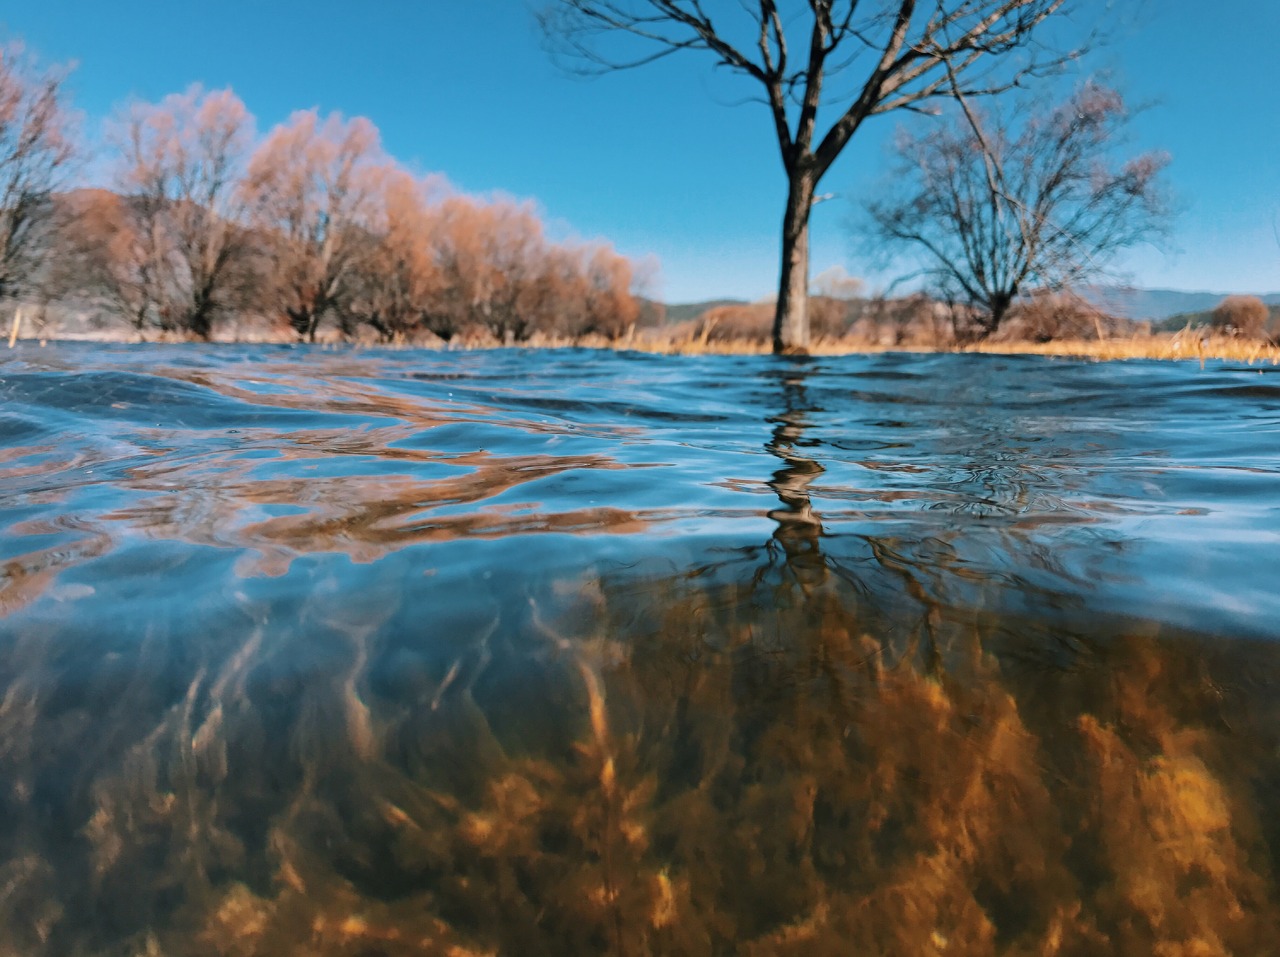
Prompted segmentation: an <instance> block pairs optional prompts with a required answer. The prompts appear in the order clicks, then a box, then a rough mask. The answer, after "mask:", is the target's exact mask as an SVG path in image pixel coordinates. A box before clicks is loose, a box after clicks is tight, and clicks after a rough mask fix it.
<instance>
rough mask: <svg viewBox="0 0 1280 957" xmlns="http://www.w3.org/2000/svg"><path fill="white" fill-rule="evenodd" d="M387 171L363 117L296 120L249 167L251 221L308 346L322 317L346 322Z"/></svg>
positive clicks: (298, 116) (310, 115)
mask: <svg viewBox="0 0 1280 957" xmlns="http://www.w3.org/2000/svg"><path fill="white" fill-rule="evenodd" d="M389 169H390V165H389V162H388V161H387V159H386V157H385V156H384V154H383V152H382V147H381V145H380V142H379V136H378V130H377V128H376V127H375V126H374V125H373V123H371V122H370V121H369V120H367V119H365V118H364V117H355V118H353V119H350V120H344V119H343V118H342V117H341V116H340V115H338V114H336V113H335V114H330V115H329V116H328V117H326V118H325V119H324V120H321V119H320V116H319V114H318V113H317V112H316V111H315V110H306V111H302V112H299V113H295V114H294V115H293V116H292V117H290V118H289V121H288V122H287V123H284V124H282V125H281V126H277V127H276V128H275V129H274V130H272V131H271V133H270V134H269V135H268V136H267V138H266V140H265V141H264V142H263V143H262V145H261V146H259V147H258V149H257V151H256V152H255V153H254V155H253V159H252V160H251V161H250V163H249V177H248V188H249V195H250V199H251V205H252V221H253V222H254V224H255V226H256V228H257V229H258V230H260V231H261V233H262V234H263V235H264V236H265V237H267V238H268V241H269V245H270V246H271V249H272V250H273V260H274V262H273V264H272V266H273V274H274V276H275V278H276V283H277V289H276V295H277V296H278V297H279V300H280V302H281V306H282V309H283V312H284V314H285V316H286V317H287V318H288V321H289V323H290V325H292V326H293V328H294V330H295V331H296V332H297V333H298V336H299V337H300V338H303V339H309V340H311V341H313V342H314V341H315V336H316V329H317V327H318V326H319V324H320V320H321V319H322V318H324V317H325V316H326V315H335V316H337V317H338V319H339V320H340V321H341V322H342V323H343V326H344V331H350V330H349V329H347V326H348V325H349V324H350V321H351V316H352V313H351V307H352V303H353V298H354V296H355V294H356V276H357V270H358V268H359V266H360V264H361V262H362V260H363V259H364V258H365V257H367V256H369V255H371V254H372V250H373V247H372V244H371V239H372V237H373V235H374V233H375V231H376V227H377V218H378V211H379V197H380V196H381V195H382V192H383V182H384V180H385V177H386V176H387V174H388V171H389Z"/></svg>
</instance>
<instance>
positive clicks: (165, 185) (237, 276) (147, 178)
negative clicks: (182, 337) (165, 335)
mask: <svg viewBox="0 0 1280 957" xmlns="http://www.w3.org/2000/svg"><path fill="white" fill-rule="evenodd" d="M113 132H114V136H115V139H116V141H117V143H118V149H119V155H118V158H117V180H118V182H119V184H120V188H121V191H122V193H123V194H124V195H125V196H126V197H127V198H128V201H129V205H130V212H131V215H130V216H127V217H123V218H122V219H121V220H120V222H118V224H117V227H118V229H117V231H116V232H115V233H114V234H113V235H112V236H111V237H110V238H111V242H110V245H111V246H113V247H114V250H113V251H114V253H115V254H117V255H120V256H123V257H124V259H125V261H124V262H123V263H117V264H116V266H115V270H114V273H113V274H114V275H115V276H116V278H117V280H118V281H120V282H124V283H125V284H128V285H132V286H134V287H135V292H134V294H133V298H142V299H144V300H147V305H146V306H144V310H143V311H144V312H146V311H148V310H149V311H150V312H151V313H152V314H153V319H154V321H155V322H156V323H157V324H158V325H159V326H160V327H161V328H162V329H165V330H180V331H185V332H190V333H192V334H194V335H196V336H198V337H199V338H202V339H208V338H209V336H210V334H211V332H212V328H213V321H214V319H215V318H217V317H218V316H219V315H221V314H223V313H228V312H231V311H234V310H235V309H238V308H242V307H243V306H244V305H245V304H246V302H247V297H248V295H249V293H250V292H251V290H252V286H253V276H252V268H251V243H250V235H249V232H248V231H247V229H246V228H245V225H244V195H243V191H242V189H241V170H242V167H243V164H244V161H245V158H246V157H247V155H248V151H249V148H250V145H251V143H252V136H253V121H252V118H251V117H250V115H249V112H248V110H246V109H245V105H244V103H243V102H241V100H240V98H239V97H237V96H236V95H235V93H233V92H232V91H231V90H230V89H226V90H211V91H205V90H203V89H202V88H201V87H200V86H199V85H195V86H192V87H191V88H190V89H188V90H187V91H186V92H185V93H180V94H173V95H170V96H167V97H165V98H164V99H163V100H161V101H160V102H159V103H135V104H133V105H132V106H131V107H129V108H128V109H127V111H126V112H125V113H124V114H123V116H121V117H120V118H118V119H117V121H116V123H115V125H114V130H113Z"/></svg>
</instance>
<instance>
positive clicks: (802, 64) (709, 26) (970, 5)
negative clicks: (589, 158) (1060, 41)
mask: <svg viewBox="0 0 1280 957" xmlns="http://www.w3.org/2000/svg"><path fill="white" fill-rule="evenodd" d="M1071 2H1072V0H806V2H804V3H801V2H799V0H740V2H739V3H737V4H722V5H717V12H716V14H715V15H714V17H713V15H712V14H711V13H708V12H707V4H705V3H704V2H703V0H557V2H555V3H553V4H551V5H549V6H547V7H545V8H544V10H543V12H542V14H541V22H542V25H543V28H544V32H545V34H546V35H547V36H548V38H550V39H551V41H552V42H553V45H554V48H555V50H556V51H557V52H558V53H559V54H560V55H562V56H564V57H568V58H572V59H573V60H574V61H575V62H576V63H579V64H585V65H586V67H587V68H588V69H592V70H603V69H618V68H624V67H630V66H637V65H640V64H644V63H649V62H652V61H654V60H657V59H659V58H661V57H663V56H666V55H668V54H671V53H675V52H678V51H682V50H700V51H702V52H704V53H706V54H708V55H710V56H711V57H712V59H714V60H715V62H716V64H717V65H718V66H722V67H725V68H727V69H728V70H730V71H732V72H734V73H737V74H740V75H742V76H745V77H747V78H749V79H750V80H751V81H753V82H754V83H755V84H756V85H757V86H758V87H759V88H760V89H761V91H762V93H763V99H764V102H765V104H766V105H767V106H768V109H769V112H770V116H771V120H772V126H773V129H774V132H775V135H776V136H777V140H778V147H779V150H780V152H781V157H782V165H783V168H784V170H785V172H786V176H787V202H786V208H785V212H784V214H783V219H782V268H781V275H780V277H779V287H778V301H777V307H776V310H775V316H774V328H773V345H774V350H775V351H777V352H803V351H805V350H806V349H807V347H808V344H809V321H808V285H809V215H810V211H811V209H812V207H813V204H814V201H815V195H816V189H817V186H818V183H819V182H820V181H821V179H822V177H823V176H824V175H825V174H826V173H827V171H828V170H829V169H830V168H831V165H832V163H834V162H835V159H836V157H837V156H839V155H840V153H841V151H842V150H843V149H844V148H845V146H847V145H848V143H849V141H850V140H851V139H852V138H853V136H854V134H855V133H857V131H858V130H859V128H860V127H861V126H862V124H863V123H864V122H865V121H866V120H867V119H868V118H869V117H871V116H874V115H876V114H880V113H889V112H893V111H895V110H922V109H926V108H927V104H928V102H929V101H931V100H934V99H936V98H939V97H947V96H950V95H953V94H954V93H956V92H960V93H963V94H965V95H975V94H982V93H993V92H996V91H999V90H1001V89H1005V88H1007V87H1009V86H1011V85H1013V84H1016V83H1017V82H1018V80H1019V79H1020V78H1021V77H1022V76H1025V75H1027V73H1028V72H1032V71H1036V70H1038V69H1045V68H1048V67H1050V66H1053V65H1056V64H1059V63H1061V62H1063V61H1064V60H1065V59H1067V58H1069V57H1072V56H1074V55H1075V54H1074V52H1069V53H1066V54H1054V53H1046V52H1044V51H1045V47H1044V45H1043V44H1041V43H1039V42H1033V40H1037V41H1038V40H1039V38H1040V37H1039V35H1040V34H1041V33H1042V29H1041V28H1042V26H1043V25H1044V24H1045V22H1046V21H1048V20H1050V19H1051V18H1053V17H1054V16H1055V15H1058V14H1060V13H1064V12H1066V10H1067V9H1068V7H1069V6H1070V4H1071ZM619 39H622V40H626V39H634V40H636V41H639V42H640V43H641V44H642V46H641V47H640V48H633V47H631V46H630V45H628V44H627V43H625V42H624V43H622V44H619V43H617V42H615V41H616V40H619ZM824 108H828V109H834V110H835V111H836V112H835V118H834V120H831V121H830V122H824V123H822V124H821V125H820V123H819V113H820V111H822V110H823V109H824Z"/></svg>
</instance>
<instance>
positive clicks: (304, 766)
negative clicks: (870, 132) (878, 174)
mask: <svg viewBox="0 0 1280 957" xmlns="http://www.w3.org/2000/svg"><path fill="white" fill-rule="evenodd" d="M1278 376H1280V372H1278V371H1277V370H1274V369H1272V368H1270V367H1265V368H1261V369H1259V368H1249V367H1243V366H1233V365H1230V364H1221V363H1219V364H1209V365H1208V366H1207V367H1206V368H1203V369H1201V368H1200V367H1198V366H1196V365H1194V364H1172V363H1147V362H1132V363H1110V364H1097V363H1089V362H1077V361H1063V360H1049V359H1043V358H1031V357H997V356H909V355H882V356H869V357H849V358H838V359H826V358H824V359H814V360H795V359H774V358H762V357H744V358H736V357H735V358H728V357H706V358H667V357H662V358H659V357H652V356H643V355H625V354H600V353H595V352H587V351H558V352H544V353H539V352H533V351H496V352H476V353H456V354H452V353H435V352H388V353H376V352H363V353H359V352H324V351H315V350H304V349H291V348H284V347H254V348H241V347H158V346H149V347H145V348H133V347H118V346H88V345H85V346H51V347H49V348H45V349H37V348H34V347H30V346H27V347H24V348H21V349H17V350H14V351H13V352H11V353H7V354H5V355H4V357H3V358H0V463H2V465H0V940H3V941H5V943H0V953H14V954H50V955H53V954H59V955H60V954H130V955H132V954H177V955H182V954H264V955H266V954H290V953H297V954H312V953H316V954H329V953H332V954H359V955H374V954H387V955H392V954H397V955H398V954H441V955H445V954H451V955H464V954H515V955H526V954H531V955H540V954H546V955H576V954H618V955H628V954H635V955H645V954H654V955H657V954H717V955H718V954H726V955H727V954H760V955H765V954H805V955H814V954H819V955H821V954H849V953H857V954H930V953H939V954H941V953H954V954H1000V955H1015V954H1018V955H1021V954H1081V955H1083V954H1097V953H1123V954H1130V953H1132V954H1162V955H1163V954H1168V955H1184V954H1185V955H1193V954H1194V955H1199V954H1228V953H1249V954H1261V953H1271V952H1273V951H1274V949H1275V946H1276V945H1275V941H1277V940H1280V935H1278V933H1277V932H1278V931H1280V918H1278V916H1277V915H1278V914H1280V910H1278V909H1277V905H1278V904H1280V888H1278V887H1277V883H1276V873H1275V869H1276V866H1277V863H1278V859H1277V851H1280V815H1277V813H1276V812H1277V802H1276V799H1275V797H1274V795H1275V794H1276V793H1277V787H1280V696H1278V695H1277V691H1278V690H1280V655H1278V654H1277V651H1276V649H1277V647H1280V646H1278V645H1277V644H1276V638H1277V637H1280V589H1277V588H1276V586H1275V582H1276V575H1277V564H1276V562H1275V556H1276V555H1277V554H1278V553H1280V552H1278V549H1277V545H1278V544H1280V495H1277V491H1278V484H1277V474H1278V472H1280V378H1278ZM6 948H7V949H6Z"/></svg>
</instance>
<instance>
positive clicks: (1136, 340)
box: [446, 332, 1280, 365]
mask: <svg viewBox="0 0 1280 957" xmlns="http://www.w3.org/2000/svg"><path fill="white" fill-rule="evenodd" d="M501 345H502V344H501V343H499V342H497V341H496V340H481V339H477V340H468V341H463V342H454V343H451V344H449V345H448V346H447V347H446V348H449V349H455V350H456V349H463V350H467V349H493V348H499V347H501ZM517 348H532V349H571V348H579V349H583V348H585V349H609V350H614V351H636V352H646V353H651V354H655V355H676V356H700V355H728V356H748V355H769V354H771V353H772V351H773V347H772V343H771V342H770V341H769V340H767V339H729V340H708V339H707V338H706V337H693V338H680V339H675V338H669V337H666V336H663V335H661V334H660V333H657V332H643V333H637V334H632V335H629V336H623V337H621V338H617V339H611V338H608V337H606V336H583V337H579V338H569V337H557V336H542V335H535V336H534V337H532V338H531V339H529V340H528V341H527V342H523V343H520V344H519V346H518V347H517ZM885 352H913V353H921V354H938V353H982V354H990V355H1041V356H1061V357H1064V358H1080V359H1098V360H1122V359H1162V360H1175V361H1186V360H1196V361H1200V362H1204V361H1206V360H1210V359H1221V360H1228V361H1235V362H1245V363H1247V364H1249V365H1254V364H1270V365H1277V364H1280V346H1276V345H1274V344H1272V343H1270V342H1266V341H1256V340H1249V339H1237V338H1233V337H1230V336H1208V335H1206V336H1203V337H1202V336H1200V335H1198V334H1194V333H1191V334H1188V333H1177V334H1174V335H1166V336H1134V337H1131V338H1117V339H1059V340H1054V341H1051V342H1029V341H1025V340H991V341H986V342H978V343H972V344H969V345H964V346H956V345H953V344H928V343H921V342H908V343H901V344H888V343H883V342H872V341H868V340H859V339H844V338H841V339H827V338H821V339H817V340H815V341H814V342H813V343H812V344H811V345H810V347H809V354H810V355H815V356H843V355H875V354H880V353H885Z"/></svg>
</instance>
